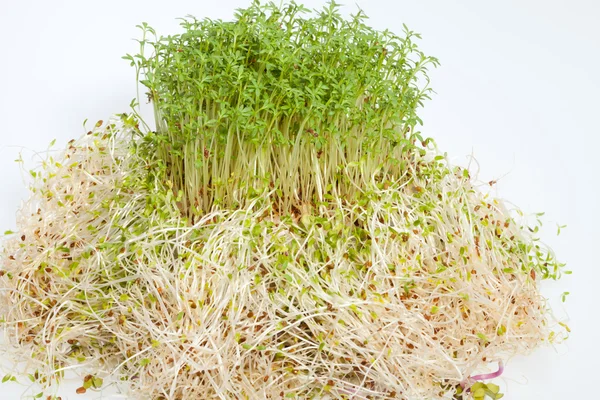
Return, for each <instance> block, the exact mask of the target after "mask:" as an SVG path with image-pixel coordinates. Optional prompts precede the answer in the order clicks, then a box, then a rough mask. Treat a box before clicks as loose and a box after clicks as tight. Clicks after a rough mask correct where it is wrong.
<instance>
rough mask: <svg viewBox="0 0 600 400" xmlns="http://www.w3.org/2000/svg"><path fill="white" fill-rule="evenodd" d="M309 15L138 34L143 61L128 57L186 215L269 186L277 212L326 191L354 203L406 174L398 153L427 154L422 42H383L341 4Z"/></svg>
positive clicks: (263, 12) (262, 8) (428, 61)
mask: <svg viewBox="0 0 600 400" xmlns="http://www.w3.org/2000/svg"><path fill="white" fill-rule="evenodd" d="M307 11H308V10H307V9H305V8H304V7H303V6H301V5H298V4H296V3H294V2H291V3H289V4H286V5H284V6H282V7H278V6H276V5H274V4H273V3H270V4H268V5H260V4H259V3H258V2H257V1H255V2H254V3H253V4H252V5H251V6H250V7H249V8H247V9H243V10H238V12H237V13H236V19H235V20H234V21H232V22H223V21H219V20H216V21H215V20H210V19H204V20H201V21H199V20H196V19H195V18H187V19H184V20H183V22H182V24H181V25H182V26H183V28H184V30H185V31H184V33H181V34H178V35H173V36H167V37H161V38H156V34H155V32H154V30H153V29H152V28H150V27H149V26H148V25H146V24H144V25H141V26H140V28H141V29H142V30H143V38H142V40H141V41H140V43H141V51H140V54H138V55H136V56H130V55H128V56H126V57H125V58H127V59H129V60H131V63H132V65H135V66H136V68H137V69H138V74H141V75H142V77H143V79H142V80H141V82H142V83H143V84H144V85H145V86H147V88H148V96H149V98H150V99H151V101H152V102H153V104H154V110H155V116H156V126H157V132H156V134H155V138H154V139H155V141H156V146H157V151H158V152H159V154H160V156H161V157H162V159H163V160H164V161H165V164H166V166H167V168H168V171H169V175H170V177H171V180H172V182H173V183H174V186H175V188H176V190H183V201H182V208H183V211H184V212H185V213H187V214H190V215H193V214H202V213H205V212H208V211H209V210H210V209H211V207H213V206H220V207H225V208H231V207H236V206H239V205H240V204H241V203H243V202H244V201H245V198H246V195H247V194H248V193H252V191H253V190H258V191H260V190H261V188H263V187H271V188H273V189H275V192H274V195H275V196H276V197H277V203H278V205H279V207H280V209H281V210H282V211H290V210H291V207H292V206H293V205H296V206H297V205H298V204H311V203H312V202H314V201H323V199H324V196H325V193H326V191H327V188H330V189H331V190H333V191H335V192H336V193H337V194H338V195H340V196H349V195H352V194H353V193H355V192H356V191H357V187H362V186H364V184H365V183H366V182H368V181H369V180H370V177H371V176H372V175H373V174H374V173H375V172H376V171H379V172H380V173H381V174H383V175H386V174H389V175H392V176H398V175H399V174H401V172H402V170H403V169H404V168H405V167H406V164H405V162H404V161H403V158H402V154H403V153H405V152H407V151H409V150H410V149H412V148H414V147H415V145H420V144H421V142H423V139H422V137H421V135H420V133H419V132H416V131H415V126H416V125H417V124H418V123H420V122H421V121H420V119H419V117H418V116H417V114H416V110H417V109H418V107H419V106H420V105H422V102H423V101H424V100H425V99H428V98H429V94H430V91H431V90H430V88H429V87H428V83H429V80H428V77H427V68H428V67H429V66H430V65H434V66H435V65H437V63H438V62H437V60H436V59H435V58H433V57H428V56H425V55H424V54H423V53H422V52H421V51H419V50H418V48H417V46H416V44H415V42H414V39H415V38H419V35H418V34H416V33H414V32H412V31H410V30H408V28H406V26H405V27H404V36H403V37H399V36H396V35H395V34H393V33H391V32H390V31H384V32H379V31H376V30H374V29H372V28H370V27H368V26H367V25H365V23H364V21H365V18H366V17H365V15H364V14H363V13H362V12H358V13H357V14H356V15H354V16H352V18H351V19H350V20H345V19H343V18H342V16H341V15H340V12H339V5H338V4H336V3H334V2H331V3H329V5H328V6H327V7H325V8H324V9H323V10H322V11H319V12H317V13H316V14H315V15H314V16H313V15H310V16H309V17H304V15H305V13H306V12H307ZM152 36H154V40H151V37H152ZM149 47H150V48H151V51H150V52H149V51H148V48H149ZM148 53H151V54H149V55H148ZM359 163H360V164H361V167H360V168H355V169H352V170H351V171H348V170H347V168H346V167H348V166H358V164H359Z"/></svg>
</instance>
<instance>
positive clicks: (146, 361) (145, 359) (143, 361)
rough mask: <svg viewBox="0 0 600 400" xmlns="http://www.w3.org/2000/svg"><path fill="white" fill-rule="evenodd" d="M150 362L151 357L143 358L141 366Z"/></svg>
mask: <svg viewBox="0 0 600 400" xmlns="http://www.w3.org/2000/svg"><path fill="white" fill-rule="evenodd" d="M148 364H150V359H149V358H142V359H141V360H140V366H141V367H145V366H146V365H148Z"/></svg>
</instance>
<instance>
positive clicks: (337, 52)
mask: <svg viewBox="0 0 600 400" xmlns="http://www.w3.org/2000/svg"><path fill="white" fill-rule="evenodd" d="M305 13H306V10H305V9H304V8H303V7H302V6H300V5H297V4H295V3H290V4H287V5H284V6H283V7H276V6H274V5H272V4H269V5H266V6H261V5H260V4H258V3H256V2H255V3H253V4H252V6H250V7H249V8H248V9H245V10H239V11H238V13H237V14H236V20H235V21H233V22H222V21H212V20H208V19H206V20H202V21H198V20H196V19H193V18H188V19H185V20H184V21H183V23H182V25H183V27H184V29H185V32H184V33H182V34H180V35H176V36H169V37H162V38H157V39H156V40H154V41H150V40H149V39H147V35H149V34H150V35H155V33H154V31H153V30H152V28H150V27H149V26H147V25H143V26H142V29H143V31H144V37H143V39H142V40H141V46H142V49H141V54H139V55H137V56H127V57H126V58H128V59H129V60H131V62H132V63H133V64H134V65H135V66H136V67H137V69H138V73H139V74H141V75H142V76H141V78H142V80H141V82H142V83H143V84H144V85H146V86H147V87H148V89H149V96H150V99H151V101H152V102H153V104H154V107H155V116H156V122H157V130H156V131H150V132H142V131H141V130H140V127H139V124H138V118H137V117H136V116H135V113H134V114H133V115H128V114H123V115H120V116H118V117H114V118H113V119H111V120H110V121H108V122H107V123H106V124H105V123H103V122H102V121H99V122H98V123H97V124H96V126H95V127H94V128H93V129H92V130H91V131H90V132H88V133H87V134H86V135H84V136H82V137H81V138H79V139H77V140H72V141H71V142H69V144H68V146H67V148H66V149H65V150H64V151H63V152H61V153H60V154H59V155H57V156H54V157H48V158H47V159H46V161H44V162H43V164H42V165H41V166H40V168H38V169H36V170H34V171H32V172H31V176H32V179H33V181H32V185H31V197H30V198H29V200H28V201H27V202H26V203H25V204H24V205H23V207H22V208H21V209H20V211H19V214H18V220H17V227H18V229H17V231H16V232H7V233H6V234H7V236H6V238H5V239H4V242H3V248H2V250H1V252H0V316H1V317H2V320H1V321H2V323H1V326H2V328H3V330H4V337H5V341H6V344H5V345H4V346H2V351H3V353H4V354H6V355H8V356H10V357H12V358H13V359H14V360H15V363H16V364H15V365H16V366H15V368H14V370H12V371H10V373H9V374H7V375H6V376H5V377H4V380H5V381H12V380H17V377H22V376H28V377H29V379H30V380H31V381H32V382H33V386H32V387H33V388H34V389H32V390H33V392H32V393H33V396H34V397H36V398H41V397H44V396H47V398H48V399H54V400H56V399H59V398H60V397H59V396H58V394H59V392H58V384H59V383H60V382H61V380H62V379H63V378H64V375H65V372H66V371H69V370H73V369H76V370H77V371H81V372H82V384H81V387H79V388H78V389H77V393H85V392H87V391H93V390H101V389H102V388H103V387H107V386H108V385H117V386H119V387H120V388H123V389H124V390H128V391H129V392H130V393H131V394H132V396H134V397H135V398H140V399H154V400H187V399H190V400H191V399H248V400H251V399H282V398H288V399H331V400H333V399H340V400H342V399H405V400H414V399H448V398H454V399H457V400H458V399H463V400H466V399H474V400H483V399H485V398H488V399H500V398H501V397H502V394H501V393H499V387H498V386H497V385H495V384H494V383H491V382H482V381H488V380H490V379H493V378H495V377H497V376H499V375H500V374H501V373H502V371H503V369H504V361H505V360H506V359H507V358H508V357H510V356H512V355H514V354H517V353H519V354H522V353H527V352H529V351H531V350H533V349H534V348H536V347H537V346H538V345H539V344H540V343H544V342H546V343H549V342H553V341H555V340H557V339H558V338H562V337H563V336H564V335H563V334H562V333H556V332H555V331H554V330H553V329H554V327H553V322H554V321H553V318H552V316H551V313H550V310H549V308H548V307H547V305H546V301H545V299H544V297H543V296H541V294H540V292H539V285H538V284H539V282H540V281H541V280H542V279H558V278H560V276H561V273H563V270H562V267H563V266H564V265H563V264H561V263H559V262H558V261H557V260H556V258H555V257H554V254H553V253H552V251H551V250H550V249H548V248H547V247H545V246H544V245H543V244H542V243H541V242H540V241H539V238H538V237H537V233H538V227H539V224H540V222H539V217H540V215H535V216H534V218H533V219H534V221H531V219H530V218H529V217H527V216H524V215H523V214H522V213H521V212H520V211H519V210H517V209H509V208H507V206H506V204H505V203H504V202H503V201H501V200H499V199H496V198H494V197H492V196H490V195H489V194H488V193H486V191H485V190H483V189H482V186H481V185H478V184H477V183H476V180H475V179H474V178H473V177H471V175H470V173H469V171H468V170H467V169H464V168H460V167H454V166H452V165H450V164H449V163H448V161H447V159H446V157H445V155H442V154H440V152H439V151H438V150H437V148H436V147H435V145H434V143H433V142H432V141H431V140H429V139H427V140H423V139H422V138H421V136H420V134H419V132H418V131H417V130H416V125H417V122H420V121H419V119H418V117H417V116H416V109H417V107H418V105H420V103H421V101H422V100H423V99H425V98H427V96H428V93H429V89H428V88H427V84H426V82H427V79H426V75H425V68H426V66H427V65H428V64H434V65H435V64H436V63H437V62H436V60H435V59H433V58H429V57H425V56H423V55H422V54H421V53H420V52H419V51H418V50H417V49H416V47H415V46H414V44H413V42H412V38H413V37H417V36H418V35H416V34H414V33H413V32H411V31H409V30H406V32H405V34H406V36H405V37H404V38H399V37H396V36H395V35H393V34H391V33H390V32H376V31H374V30H372V29H371V28H369V27H367V26H366V25H364V19H365V17H364V16H363V15H362V14H360V13H359V14H358V15H356V16H354V17H352V18H351V19H350V20H348V21H347V20H344V19H343V18H342V17H341V16H340V14H339V12H338V6H337V5H336V4H334V3H330V5H329V6H327V7H326V8H325V9H324V10H323V11H321V12H318V13H316V15H315V16H312V17H308V18H305V17H304V16H303V15H304V14H305ZM147 46H150V47H151V48H152V54H151V55H147V56H146V55H144V54H147V53H146V52H145V49H146V50H147V49H148V47H147ZM419 82H421V83H423V82H425V84H424V86H423V87H420V86H419ZM566 272H568V271H565V273H566ZM563 327H564V329H565V330H566V331H567V332H568V330H569V328H568V327H567V326H566V325H564V324H563ZM23 359H26V361H27V362H26V363H22V360H23ZM495 362H498V363H499V369H498V371H497V372H494V373H490V374H477V371H479V370H481V369H482V368H485V367H487V366H488V364H490V363H495Z"/></svg>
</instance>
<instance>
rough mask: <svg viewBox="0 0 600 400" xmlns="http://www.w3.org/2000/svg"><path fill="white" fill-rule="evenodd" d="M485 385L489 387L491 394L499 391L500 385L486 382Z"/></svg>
mask: <svg viewBox="0 0 600 400" xmlns="http://www.w3.org/2000/svg"><path fill="white" fill-rule="evenodd" d="M486 386H487V388H488V389H489V391H490V392H492V393H493V394H497V393H498V392H499V391H500V386H498V385H495V384H493V383H488V384H487V385H486Z"/></svg>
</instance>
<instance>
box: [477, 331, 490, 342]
mask: <svg viewBox="0 0 600 400" xmlns="http://www.w3.org/2000/svg"><path fill="white" fill-rule="evenodd" d="M477 337H478V338H479V339H481V340H483V341H484V342H489V341H490V340H489V339H488V338H487V336H485V335H484V334H483V333H481V332H477Z"/></svg>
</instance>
